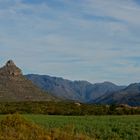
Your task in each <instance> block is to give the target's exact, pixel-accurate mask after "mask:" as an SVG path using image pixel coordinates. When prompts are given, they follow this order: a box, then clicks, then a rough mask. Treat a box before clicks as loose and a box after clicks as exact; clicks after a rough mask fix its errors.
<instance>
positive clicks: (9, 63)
mask: <svg viewBox="0 0 140 140" xmlns="http://www.w3.org/2000/svg"><path fill="white" fill-rule="evenodd" d="M6 66H7V67H9V66H15V63H14V61H13V60H8V61H7V63H6Z"/></svg>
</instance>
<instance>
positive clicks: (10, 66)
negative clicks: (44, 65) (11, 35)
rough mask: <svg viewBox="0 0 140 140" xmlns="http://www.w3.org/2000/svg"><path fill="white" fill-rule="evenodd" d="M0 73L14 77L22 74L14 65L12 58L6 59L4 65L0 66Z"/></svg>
mask: <svg viewBox="0 0 140 140" xmlns="http://www.w3.org/2000/svg"><path fill="white" fill-rule="evenodd" d="M0 75H2V76H12V77H15V76H19V75H22V71H21V70H20V69H19V68H18V67H17V66H16V65H15V63H14V62H13V61H12V60H8V61H7V62H6V64H5V66H3V67H2V68H0Z"/></svg>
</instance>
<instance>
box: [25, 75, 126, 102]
mask: <svg viewBox="0 0 140 140" xmlns="http://www.w3.org/2000/svg"><path fill="white" fill-rule="evenodd" d="M26 77H27V78H28V79H29V80H31V81H32V82H33V83H34V84H36V85H37V86H38V87H40V88H42V89H43V90H46V91H49V92H50V93H51V95H54V96H56V97H59V98H61V99H68V100H76V101H80V102H90V101H91V100H95V99H97V98H99V97H100V96H103V95H104V94H106V93H112V92H114V91H119V90H121V89H123V88H125V87H124V86H117V85H115V84H113V83H110V82H104V83H96V84H91V83H89V82H87V81H70V80H66V79H63V78H58V77H51V76H48V75H35V74H29V75H26Z"/></svg>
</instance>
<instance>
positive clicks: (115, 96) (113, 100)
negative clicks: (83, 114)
mask: <svg viewBox="0 0 140 140" xmlns="http://www.w3.org/2000/svg"><path fill="white" fill-rule="evenodd" d="M92 103H97V104H128V105H131V106H140V83H134V84H130V85H129V86H128V87H126V88H124V89H122V90H120V91H117V92H113V93H108V94H104V95H103V96H101V97H99V98H97V99H95V100H94V101H92Z"/></svg>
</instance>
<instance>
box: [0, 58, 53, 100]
mask: <svg viewBox="0 0 140 140" xmlns="http://www.w3.org/2000/svg"><path fill="white" fill-rule="evenodd" d="M53 99H55V98H54V97H52V96H51V95H49V94H48V93H47V92H44V91H43V90H41V89H39V88H38V87H37V86H36V85H35V84H33V83H32V81H30V80H28V79H27V78H26V77H24V76H23V75H22V71H21V70H20V69H19V68H18V67H17V66H16V65H15V64H14V62H13V61H12V60H9V61H8V62H7V63H6V65H5V66H3V67H2V68H0V101H26V100H31V101H40V100H45V101H47V100H53Z"/></svg>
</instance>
